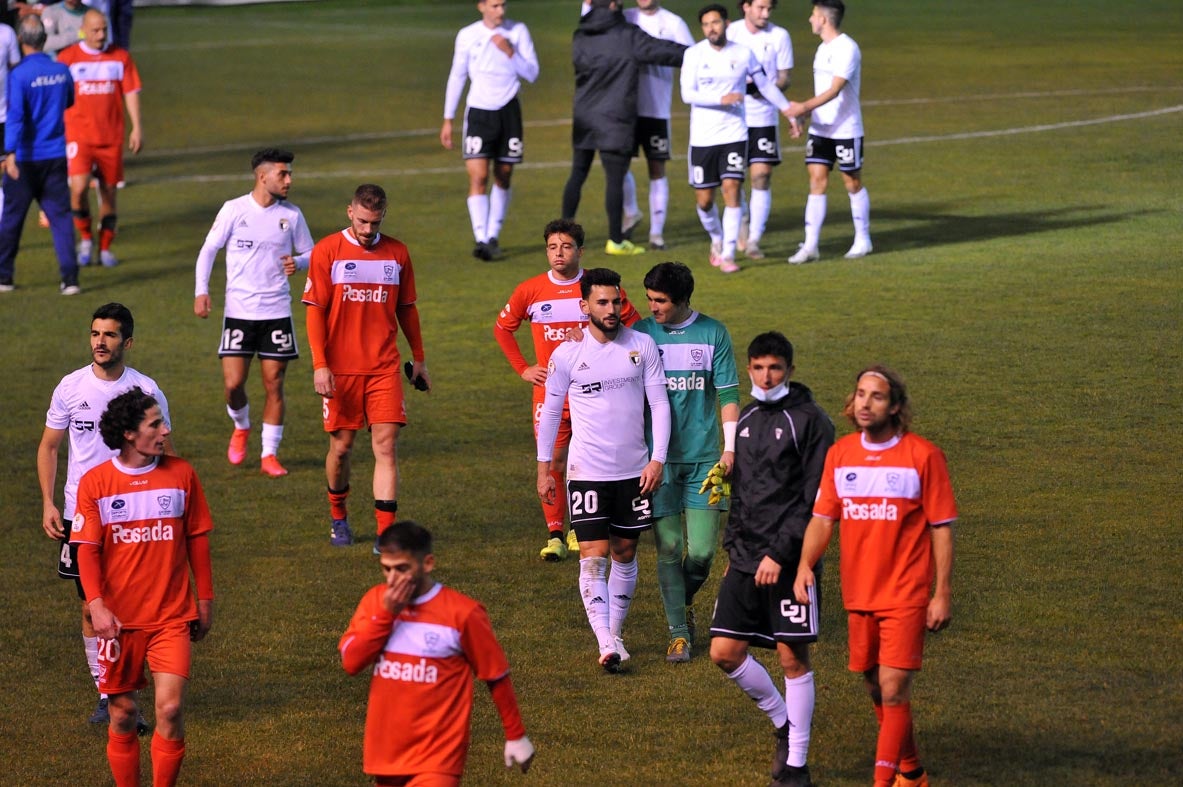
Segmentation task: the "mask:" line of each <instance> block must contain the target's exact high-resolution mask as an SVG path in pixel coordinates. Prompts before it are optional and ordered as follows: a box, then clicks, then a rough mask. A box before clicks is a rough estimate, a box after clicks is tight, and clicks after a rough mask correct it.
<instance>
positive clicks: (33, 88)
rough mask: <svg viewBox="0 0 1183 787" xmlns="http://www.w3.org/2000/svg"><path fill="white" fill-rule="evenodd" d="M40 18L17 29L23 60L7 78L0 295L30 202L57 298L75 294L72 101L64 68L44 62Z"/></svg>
mask: <svg viewBox="0 0 1183 787" xmlns="http://www.w3.org/2000/svg"><path fill="white" fill-rule="evenodd" d="M45 39H46V34H45V26H44V25H43V24H42V23H41V17H39V16H36V15H31V16H26V17H25V18H24V19H22V20H21V21H20V25H19V27H18V29H17V40H18V41H20V45H21V52H22V53H23V54H24V56H25V57H24V60H22V61H21V62H20V64H19V65H17V66H16V67H15V68H13V69H12V70H11V71H10V72H9V74H8V91H7V92H8V122H7V124H6V125H5V127H4V161H3V170H4V178H3V189H4V214H3V216H0V292H11V291H12V290H13V289H15V285H14V284H13V282H12V275H13V270H14V268H15V264H16V252H17V249H18V248H19V247H20V241H21V231H22V229H23V228H24V224H25V216H26V214H28V212H29V206H30V205H31V204H32V203H33V200H34V199H36V200H37V202H38V203H39V204H40V205H41V209H42V210H44V211H45V215H46V216H48V217H49V227H50V230H51V231H52V233H53V248H54V251H55V252H57V258H58V267H59V269H60V271H61V277H62V283H61V293H62V295H77V294H78V293H79V292H81V290H80V289H79V288H78V259H77V257H76V256H75V254H74V225H73V223H72V222H71V219H70V186H69V181H68V180H67V178H66V124H65V119H64V118H65V112H66V108H67V107H69V106H70V105H72V104H73V103H74V80H73V79H72V78H71V77H70V69H68V68H66V66H64V65H62V64H60V63H57V62H55V61H53V60H52V59H50V57H49V56H48V55H46V54H45V53H44V52H43V51H42V50H43V49H44V48H45Z"/></svg>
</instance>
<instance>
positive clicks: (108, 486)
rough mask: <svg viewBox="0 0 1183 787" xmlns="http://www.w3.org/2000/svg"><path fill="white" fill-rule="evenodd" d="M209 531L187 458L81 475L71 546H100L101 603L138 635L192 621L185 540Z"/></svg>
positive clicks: (114, 463) (112, 464)
mask: <svg viewBox="0 0 1183 787" xmlns="http://www.w3.org/2000/svg"><path fill="white" fill-rule="evenodd" d="M213 527H214V526H213V522H212V520H211V519H210V513H209V506H208V505H207V504H206V502H205V493H204V492H203V491H202V489H201V483H200V482H199V481H198V480H197V474H196V473H195V472H193V466H192V465H190V464H189V463H188V462H186V461H185V460H184V459H180V458H178V457H175V456H162V457H160V459H159V460H157V462H156V463H155V464H152V465H149V466H148V467H137V468H131V467H125V466H124V465H121V464H120V463H119V460H118V459H111V460H108V461H106V462H104V463H102V464H101V465H98V466H96V467H94V468H92V469H91V470H89V471H87V473H86V475H84V476H82V481H81V482H80V483H79V484H78V508H77V510H76V511H75V513H74V519H73V521H72V523H71V528H70V530H71V533H70V541H71V543H75V544H97V545H98V547H99V551H100V561H101V572H102V594H101V595H102V599H103V603H105V604H106V606H107V608H108V609H110V610H111V611H112V612H113V613H114V614H115V616H116V617H117V618H119V620H120V621H121V622H122V623H123V627H124V628H128V629H142V628H152V627H155V626H159V625H162V624H164V623H169V622H175V621H178V620H196V619H197V605H196V603H195V602H194V599H193V593H192V591H190V589H189V549H188V546H189V543H188V542H189V539H190V538H193V537H194V536H199V535H203V534H206V533H209V532H210V531H211V530H213ZM88 600H90V599H88Z"/></svg>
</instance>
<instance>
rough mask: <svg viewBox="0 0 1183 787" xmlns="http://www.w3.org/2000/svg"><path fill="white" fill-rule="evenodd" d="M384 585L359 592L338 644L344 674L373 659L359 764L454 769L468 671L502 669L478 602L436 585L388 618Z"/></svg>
mask: <svg viewBox="0 0 1183 787" xmlns="http://www.w3.org/2000/svg"><path fill="white" fill-rule="evenodd" d="M385 592H386V585H375V586H374V587H372V588H370V589H369V591H367V592H366V594H365V595H364V596H362V599H361V603H360V604H358V606H357V611H356V612H354V613H353V618H352V619H351V620H350V621H349V628H348V629H346V630H345V633H344V634H343V635H342V636H341V642H340V644H339V645H338V646H337V648H338V650H339V651H340V653H341V661H342V664H343V665H344V667H345V669H346V670H347V671H348V672H350V673H351V674H353V673H356V672H359V671H360V670H361V669H363V668H364V667H366V666H367V665H369V664H373V665H374V666H373V674H372V677H371V678H370V699H369V704H368V707H367V708H366V732H365V748H364V755H363V766H364V767H363V769H364V770H365V772H366V773H368V774H370V775H371V776H401V775H413V774H419V773H449V774H454V775H456V776H460V775H461V774H462V773H463V772H464V760H465V757H466V756H467V753H468V744H469V739H470V724H469V722H470V721H471V717H472V677H473V674H474V673H475V674H476V677H478V678H480V679H481V680H483V681H492V680H497V679H499V678H503V677H505V676H506V675H507V674H509V662H508V661H507V660H506V658H505V652H504V651H503V650H502V649H501V645H500V644H499V643H498V642H497V638H496V637H495V636H494V635H493V626H492V624H491V623H490V622H489V616H488V614H487V613H486V612H485V608H484V607H482V606H481V605H480V603H479V602H477V601H475V600H473V599H471V598H469V597H468V596H465V595H464V594H463V593H460V592H458V591H455V590H452V589H451V588H448V587H445V586H443V585H440V584H437V585H435V586H434V587H433V588H432V589H431V590H429V591H428V592H427V593H424V594H423V595H422V596H420V597H418V598H416V599H414V600H413V601H412V602H411V604H409V605H408V606H407V608H406V609H404V610H403V611H402V613H401V614H399V616H398V618H397V619H395V618H394V617H393V616H392V615H391V614H390V612H388V611H387V610H386V607H384V606H383V605H382V595H383V593H385Z"/></svg>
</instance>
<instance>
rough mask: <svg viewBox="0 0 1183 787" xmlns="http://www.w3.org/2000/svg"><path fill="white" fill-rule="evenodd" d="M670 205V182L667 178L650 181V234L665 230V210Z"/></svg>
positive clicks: (658, 233) (657, 233) (659, 233)
mask: <svg viewBox="0 0 1183 787" xmlns="http://www.w3.org/2000/svg"><path fill="white" fill-rule="evenodd" d="M669 206H670V182H669V180H668V179H667V178H658V179H657V180H651V181H649V235H650V237H652V236H654V235H661V234H662V233H663V232H665V212H666V211H667V210H669Z"/></svg>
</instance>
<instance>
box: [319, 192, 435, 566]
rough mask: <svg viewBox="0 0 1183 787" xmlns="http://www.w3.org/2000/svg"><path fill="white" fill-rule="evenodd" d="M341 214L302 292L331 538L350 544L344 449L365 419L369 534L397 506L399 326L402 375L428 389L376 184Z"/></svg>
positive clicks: (347, 452)
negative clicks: (325, 443) (407, 352)
mask: <svg viewBox="0 0 1183 787" xmlns="http://www.w3.org/2000/svg"><path fill="white" fill-rule="evenodd" d="M346 213H347V214H348V216H349V226H348V227H347V228H345V229H343V230H341V231H340V232H336V233H333V234H332V235H330V236H329V237H327V238H324V239H323V240H321V241H320V242H319V243H317V244H316V246H314V247H313V249H312V257H311V260H310V261H309V267H308V281H307V282H306V283H305V285H304V298H303V300H304V305H305V306H306V307H307V324H308V347H309V350H310V351H311V352H312V369H313V372H312V383H313V386H314V387H315V389H316V392H317V393H318V394H320V396H321V397H322V398H323V402H324V410H323V413H324V429H325V431H326V432H328V433H329V452H328V455H327V457H326V458H325V476H326V478H327V480H328V495H329V508H330V511H331V515H332V529H331V532H330V535H329V543H331V544H332V545H333V546H349V545H350V544H352V543H353V530H352V529H351V528H350V527H349V521H348V508H347V506H346V498H347V496H348V494H349V470H350V457H351V455H352V453H353V440H354V437H355V436H356V435H357V430H358V429H361V428H362V426H364V425H366V424H368V425H369V427H370V442H371V445H372V447H373V450H374V482H373V483H374V515H375V517H376V519H377V523H378V533H379V535H380V534H381V533H382V531H383V530H385V529H386V528H387V527H389V526H390V525H392V524H393V523H394V520H395V512H396V511H398V454H397V448H398V433H399V429H400V428H401V427H402V426H403V425H404V424H405V423H406V422H407V414H406V413H407V410H406V405H405V402H404V401H403V389H402V380H401V379H400V378H399V360H400V356H399V351H398V331H399V329H400V328H401V329H402V331H403V334H404V335H405V336H406V338H407V343H408V344H409V345H410V346H411V356H412V358H413V359H414V361H413V362H412V365H411V372H410V377H411V379H412V380H413V381H416V382H417V384H418V385H419V386H421V387H422V388H423V389H424V390H430V389H431V378H430V377H429V376H428V374H427V362H426V361H425V360H424V355H423V337H422V335H421V334H420V331H419V310H418V309H417V308H416V307H415V299H416V294H415V272H414V269H413V268H412V267H411V254H410V252H409V251H407V247H406V245H404V244H403V243H402V242H401V241H399V240H396V239H395V238H392V237H390V236H388V235H382V234H381V233H380V232H379V229H380V227H381V226H382V219H383V218H385V216H386V192H385V191H383V190H382V188H381V187H379V186H375V185H373V184H370V183H367V184H364V185H361V186H358V187H357V190H356V191H355V192H354V194H353V201H352V202H351V203H350V204H349V207H348V208H347V209H346Z"/></svg>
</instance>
